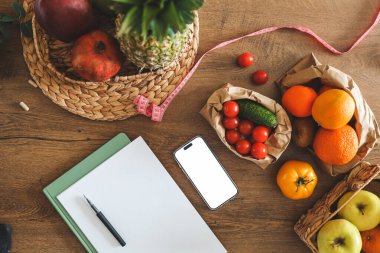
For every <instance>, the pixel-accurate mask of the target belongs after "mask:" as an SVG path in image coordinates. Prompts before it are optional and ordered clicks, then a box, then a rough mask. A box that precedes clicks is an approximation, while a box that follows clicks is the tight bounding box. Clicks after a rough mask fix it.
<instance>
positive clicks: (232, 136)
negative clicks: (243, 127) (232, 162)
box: [226, 130, 241, 145]
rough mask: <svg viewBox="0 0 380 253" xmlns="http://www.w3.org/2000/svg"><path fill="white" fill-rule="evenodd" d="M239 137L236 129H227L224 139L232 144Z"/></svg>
mask: <svg viewBox="0 0 380 253" xmlns="http://www.w3.org/2000/svg"><path fill="white" fill-rule="evenodd" d="M240 139H241V136H240V133H239V132H238V131H236V130H228V131H227V132H226V141H227V142H228V143H229V144H231V145H233V144H235V143H236V142H238V141H239V140H240Z"/></svg>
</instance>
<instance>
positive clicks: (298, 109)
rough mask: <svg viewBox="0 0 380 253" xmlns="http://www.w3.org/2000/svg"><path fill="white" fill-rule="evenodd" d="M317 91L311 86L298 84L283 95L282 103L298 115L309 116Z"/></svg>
mask: <svg viewBox="0 0 380 253" xmlns="http://www.w3.org/2000/svg"><path fill="white" fill-rule="evenodd" d="M316 98H317V93H316V92H315V91H314V90H313V89H312V88H310V87H306V86H303V85H296V86H293V87H291V88H290V89H288V90H287V91H286V92H285V93H284V96H282V105H283V106H284V107H285V109H286V110H287V111H288V112H289V113H290V114H292V115H293V116H296V117H302V118H303V117H308V116H310V115H311V108H312V106H313V103H314V100H315V99H316Z"/></svg>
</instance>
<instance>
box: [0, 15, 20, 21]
mask: <svg viewBox="0 0 380 253" xmlns="http://www.w3.org/2000/svg"><path fill="white" fill-rule="evenodd" d="M15 20H17V18H16V17H13V16H8V15H6V14H3V13H0V22H3V23H11V22H13V21H15Z"/></svg>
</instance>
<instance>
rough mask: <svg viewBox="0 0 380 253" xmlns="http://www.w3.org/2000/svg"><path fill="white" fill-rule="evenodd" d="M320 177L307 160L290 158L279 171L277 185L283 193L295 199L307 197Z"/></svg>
mask: <svg viewBox="0 0 380 253" xmlns="http://www.w3.org/2000/svg"><path fill="white" fill-rule="evenodd" d="M317 183H318V177H317V175H316V174H315V171H314V169H313V167H311V165H310V164H308V163H306V162H301V161H295V160H290V161H287V162H285V163H284V164H283V165H282V167H281V168H280V170H279V171H278V173H277V185H278V186H279V187H280V190H281V192H282V194H283V195H284V196H285V197H287V198H289V199H293V200H299V199H306V198H308V197H310V195H311V194H312V193H313V191H314V189H315V187H316V186H317Z"/></svg>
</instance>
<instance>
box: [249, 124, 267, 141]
mask: <svg viewBox="0 0 380 253" xmlns="http://www.w3.org/2000/svg"><path fill="white" fill-rule="evenodd" d="M268 137H269V128H268V127H265V126H257V127H255V128H254V129H253V131H252V140H253V141H254V142H265V141H266V140H268Z"/></svg>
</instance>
